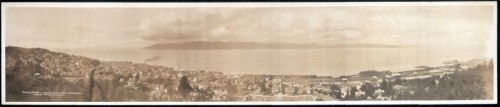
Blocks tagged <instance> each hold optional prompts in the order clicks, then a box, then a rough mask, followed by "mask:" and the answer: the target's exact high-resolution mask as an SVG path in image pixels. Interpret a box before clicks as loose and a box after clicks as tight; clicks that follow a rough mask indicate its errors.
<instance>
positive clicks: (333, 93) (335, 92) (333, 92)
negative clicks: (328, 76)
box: [330, 84, 342, 99]
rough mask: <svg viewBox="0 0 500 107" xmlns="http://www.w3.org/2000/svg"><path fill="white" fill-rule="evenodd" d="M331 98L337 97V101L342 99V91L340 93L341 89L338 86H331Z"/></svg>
mask: <svg viewBox="0 0 500 107" xmlns="http://www.w3.org/2000/svg"><path fill="white" fill-rule="evenodd" d="M330 90H331V91H330V96H335V97H336V98H337V99H341V98H342V97H341V91H340V87H339V86H338V85H335V84H333V85H331V86H330Z"/></svg>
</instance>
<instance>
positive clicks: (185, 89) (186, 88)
mask: <svg viewBox="0 0 500 107" xmlns="http://www.w3.org/2000/svg"><path fill="white" fill-rule="evenodd" d="M178 89H179V91H181V94H182V97H184V98H185V97H186V95H188V94H189V93H190V92H192V91H193V88H192V87H191V85H189V81H188V77H187V76H182V78H181V80H180V82H179V88H178Z"/></svg>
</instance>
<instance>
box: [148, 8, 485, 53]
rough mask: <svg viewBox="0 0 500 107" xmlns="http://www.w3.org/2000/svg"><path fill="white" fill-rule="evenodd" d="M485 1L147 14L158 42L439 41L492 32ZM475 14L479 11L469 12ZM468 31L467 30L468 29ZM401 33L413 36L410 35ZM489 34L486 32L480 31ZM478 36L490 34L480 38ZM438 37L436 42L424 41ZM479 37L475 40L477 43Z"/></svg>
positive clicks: (151, 38) (151, 33)
mask: <svg viewBox="0 0 500 107" xmlns="http://www.w3.org/2000/svg"><path fill="white" fill-rule="evenodd" d="M484 10H488V9H483V7H425V8H424V7H356V8H354V7H323V8H203V9H201V8H196V9H176V10H171V11H167V12H165V13H161V14H159V15H156V16H155V17H152V18H148V19H144V20H143V21H142V23H141V25H140V27H139V28H140V35H141V38H142V39H144V40H149V41H154V42H156V43H165V42H188V41H231V42H291V43H318V44H354V43H375V44H403V45H431V44H432V45H438V44H443V43H442V42H445V41H449V40H450V39H456V40H459V41H463V40H465V39H464V38H471V36H473V35H483V34H486V35H488V34H489V33H488V32H490V31H488V30H485V29H489V28H491V27H492V26H491V25H492V24H491V23H489V22H491V20H492V19H491V18H493V17H491V18H484V17H489V16H491V15H490V14H491V13H490V11H491V10H488V11H484ZM470 14H473V15H478V16H469V15H470ZM465 32H467V33H465ZM402 38H411V40H406V39H402ZM478 38H484V37H478ZM475 40H476V41H477V42H482V41H486V40H487V39H475ZM426 41H433V43H425V42H426ZM477 44H480V43H471V44H470V45H477Z"/></svg>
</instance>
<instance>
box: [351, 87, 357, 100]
mask: <svg viewBox="0 0 500 107" xmlns="http://www.w3.org/2000/svg"><path fill="white" fill-rule="evenodd" d="M356 91H358V90H357V89H356V87H352V88H351V92H350V93H351V99H355V98H356Z"/></svg>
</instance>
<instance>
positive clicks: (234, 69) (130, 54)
mask: <svg viewBox="0 0 500 107" xmlns="http://www.w3.org/2000/svg"><path fill="white" fill-rule="evenodd" d="M52 50H55V51H59V52H65V53H70V54H74V55H82V56H87V57H90V58H96V59H100V60H108V61H132V62H137V63H142V62H144V61H145V60H146V59H148V58H152V57H155V56H159V57H161V59H159V60H154V61H151V62H147V63H148V64H154V65H165V66H171V67H175V68H178V69H187V70H207V71H221V72H224V73H227V74H238V73H241V74H300V75H311V74H315V75H328V76H341V75H351V74H356V73H358V72H360V71H363V70H368V69H375V70H391V71H401V70H409V69H412V68H414V67H415V66H418V65H427V66H439V65H442V63H443V61H449V60H461V61H463V60H470V59H473V58H483V57H486V54H487V50H486V49H484V48H333V49H253V50H147V49H123V48H122V49H117V48H113V49H108V48H100V49H52Z"/></svg>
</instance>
